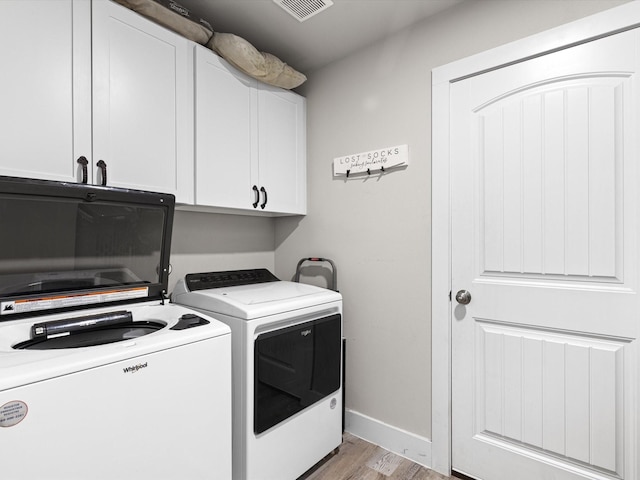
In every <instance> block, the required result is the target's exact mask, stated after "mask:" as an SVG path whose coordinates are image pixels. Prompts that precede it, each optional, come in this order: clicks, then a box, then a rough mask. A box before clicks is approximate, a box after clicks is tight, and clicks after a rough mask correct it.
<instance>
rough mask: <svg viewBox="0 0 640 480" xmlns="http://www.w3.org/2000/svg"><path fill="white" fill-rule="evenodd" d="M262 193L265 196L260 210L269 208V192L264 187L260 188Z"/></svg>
mask: <svg viewBox="0 0 640 480" xmlns="http://www.w3.org/2000/svg"><path fill="white" fill-rule="evenodd" d="M260 191H261V192H262V193H263V194H264V202H262V203H261V204H260V208H262V209H263V210H264V207H266V206H267V191H266V190H265V188H264V187H260Z"/></svg>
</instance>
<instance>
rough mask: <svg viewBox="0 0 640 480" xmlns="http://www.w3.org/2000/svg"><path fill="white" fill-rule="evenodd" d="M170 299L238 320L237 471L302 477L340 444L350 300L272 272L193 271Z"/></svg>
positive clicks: (243, 475) (244, 475)
mask: <svg viewBox="0 0 640 480" xmlns="http://www.w3.org/2000/svg"><path fill="white" fill-rule="evenodd" d="M171 298H172V302H175V303H178V304H181V305H185V306H189V307H191V308H193V309H195V310H197V311H199V312H202V313H204V314H208V315H214V316H215V317H216V318H217V319H219V320H220V321H222V322H224V323H226V324H227V325H229V326H230V327H231V331H232V358H233V362H232V363H233V478H234V479H237V480H295V479H296V478H298V477H299V476H300V475H302V474H303V473H304V472H306V471H307V470H308V469H310V468H311V467H313V466H314V465H315V464H316V463H317V462H319V461H320V460H322V458H324V457H325V456H326V455H327V454H329V453H331V452H332V451H333V450H335V449H336V448H337V447H339V446H340V444H341V442H342V388H343V387H342V297H341V295H340V294H339V293H337V292H335V291H332V290H327V289H324V288H319V287H315V286H312V285H306V284H300V283H296V282H287V281H280V280H278V279H277V278H276V277H275V276H273V275H272V274H271V273H270V272H269V271H267V270H265V269H257V270H238V271H226V272H207V273H196V274H189V275H187V276H186V277H185V278H184V279H181V280H180V281H179V282H178V284H177V285H176V288H175V289H174V291H173V294H172V297H171Z"/></svg>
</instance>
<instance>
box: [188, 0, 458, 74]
mask: <svg viewBox="0 0 640 480" xmlns="http://www.w3.org/2000/svg"><path fill="white" fill-rule="evenodd" d="M462 1H463V0H333V2H334V4H333V5H332V6H331V7H329V8H327V9H326V10H324V11H322V12H320V13H318V14H316V15H315V16H313V17H310V18H309V19H307V20H305V21H304V22H299V21H298V20H297V19H295V18H294V17H292V16H291V15H290V14H289V13H287V12H286V11H284V10H283V9H282V8H281V7H279V6H278V5H277V4H276V3H274V2H273V0H177V3H179V4H181V5H183V6H184V7H186V8H188V9H189V10H191V11H192V12H193V13H194V14H196V15H198V16H200V17H202V18H204V19H205V20H207V21H208V22H209V23H211V26H212V27H213V29H214V31H216V32H226V33H233V34H235V35H239V36H241V37H243V38H245V39H246V40H248V41H249V42H251V43H252V44H253V45H254V46H255V47H256V48H257V49H258V50H260V51H263V52H269V53H272V54H274V55H276V56H278V57H280V59H281V60H283V61H284V62H286V63H288V64H289V65H291V66H292V67H294V68H296V69H297V70H299V71H301V72H302V73H308V72H310V71H313V70H315V69H317V68H320V67H322V66H324V65H327V64H329V63H331V62H333V61H335V60H338V59H340V58H343V57H345V56H347V55H348V54H350V53H352V52H354V51H356V50H359V49H360V48H362V47H365V46H367V45H369V44H371V43H373V42H375V41H377V40H380V39H382V38H384V37H386V36H387V35H389V34H392V33H395V32H397V31H399V30H401V29H403V28H405V27H407V26H409V25H411V24H412V23H415V22H418V21H420V20H422V19H424V18H426V17H428V16H431V15H434V14H436V13H438V12H441V11H442V10H445V9H447V8H449V7H451V6H453V5H456V4H458V3H460V2H462Z"/></svg>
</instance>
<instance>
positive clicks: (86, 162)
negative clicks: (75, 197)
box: [77, 156, 89, 183]
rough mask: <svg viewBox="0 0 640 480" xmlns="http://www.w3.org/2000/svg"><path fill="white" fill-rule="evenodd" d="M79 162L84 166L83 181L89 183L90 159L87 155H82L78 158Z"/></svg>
mask: <svg viewBox="0 0 640 480" xmlns="http://www.w3.org/2000/svg"><path fill="white" fill-rule="evenodd" d="M77 162H78V163H79V164H80V165H81V166H82V180H81V183H87V182H88V179H89V171H88V168H87V165H89V160H87V157H85V156H82V157H80V158H78V160H77Z"/></svg>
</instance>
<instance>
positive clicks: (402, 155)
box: [333, 145, 409, 177]
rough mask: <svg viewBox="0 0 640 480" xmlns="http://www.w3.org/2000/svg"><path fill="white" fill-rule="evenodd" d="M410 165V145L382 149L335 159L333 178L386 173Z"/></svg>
mask: <svg viewBox="0 0 640 480" xmlns="http://www.w3.org/2000/svg"><path fill="white" fill-rule="evenodd" d="M407 165H409V147H408V145H398V146H395V147H387V148H380V149H378V150H372V151H370V152H362V153H354V154H353V155H347V156H344V157H338V158H334V159H333V176H334V177H338V176H341V175H346V176H347V177H348V176H349V175H353V174H355V173H366V174H371V173H372V172H376V171H381V172H385V171H386V170H387V169H389V168H393V167H402V166H407Z"/></svg>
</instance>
